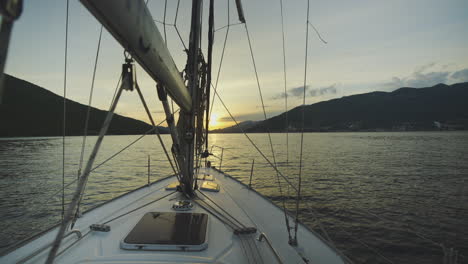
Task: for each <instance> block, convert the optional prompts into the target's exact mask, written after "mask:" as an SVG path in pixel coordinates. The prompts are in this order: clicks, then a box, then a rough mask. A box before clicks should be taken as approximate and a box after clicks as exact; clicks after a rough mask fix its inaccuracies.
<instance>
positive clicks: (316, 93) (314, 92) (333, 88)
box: [308, 83, 337, 97]
mask: <svg viewBox="0 0 468 264" xmlns="http://www.w3.org/2000/svg"><path fill="white" fill-rule="evenodd" d="M336 92H337V89H336V83H335V84H332V85H330V86H327V87H322V88H318V89H312V90H310V91H309V92H308V95H309V96H311V97H315V96H320V95H324V94H336Z"/></svg>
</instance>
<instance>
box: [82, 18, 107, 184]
mask: <svg viewBox="0 0 468 264" xmlns="http://www.w3.org/2000/svg"><path fill="white" fill-rule="evenodd" d="M102 28H103V26H102V25H101V30H100V32H99V40H98V45H97V51H96V58H95V60H94V70H93V77H92V79H91V89H90V92H89V100H88V108H87V110H86V121H85V127H84V131H83V142H82V144H81V154H80V163H79V166H78V177H79V176H80V174H81V168H82V166H83V158H84V152H85V146H86V137H87V135H88V125H89V116H90V112H91V103H92V101H93V93H94V81H95V79H96V69H97V63H98V59H99V51H100V50H101V39H102Z"/></svg>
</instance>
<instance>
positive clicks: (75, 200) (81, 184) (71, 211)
mask: <svg viewBox="0 0 468 264" xmlns="http://www.w3.org/2000/svg"><path fill="white" fill-rule="evenodd" d="M120 79H122V78H120ZM120 79H119V83H120ZM123 88H124V87H123V85H122V86H121V87H120V88H119V89H118V92H117V93H116V95H115V98H114V101H113V102H112V105H111V108H110V111H109V112H108V113H107V116H106V119H105V120H104V123H103V125H102V128H101V131H100V133H99V136H98V139H97V140H96V144H95V145H94V148H93V151H92V152H91V155H90V156H89V159H88V162H87V164H86V167H85V169H84V171H83V173H82V175H81V176H80V179H79V181H78V185H77V188H76V191H75V193H74V194H73V197H72V199H71V202H70V203H69V205H68V209H67V211H66V213H65V214H64V217H63V220H62V224H61V225H60V227H59V229H58V232H57V235H56V237H55V239H54V242H53V244H52V248H51V250H50V251H49V254H48V256H47V260H46V263H47V264H52V263H53V262H54V259H55V257H56V254H57V252H58V250H59V247H60V244H61V242H62V239H63V236H64V234H65V231H66V230H67V228H68V226H69V224H70V222H71V221H73V220H74V217H75V216H76V213H77V212H76V208H77V205H78V204H79V203H80V201H81V198H82V197H83V191H84V189H85V186H86V183H87V180H88V178H89V174H90V170H91V167H92V165H93V163H94V160H95V159H96V156H97V153H98V151H99V148H100V147H101V144H102V140H103V139H104V135H105V134H106V133H107V130H108V128H109V126H110V123H111V120H112V116H113V114H114V110H115V108H116V107H117V103H118V101H119V98H120V96H121V94H122V91H123Z"/></svg>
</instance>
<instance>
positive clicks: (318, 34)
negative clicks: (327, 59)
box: [307, 21, 328, 44]
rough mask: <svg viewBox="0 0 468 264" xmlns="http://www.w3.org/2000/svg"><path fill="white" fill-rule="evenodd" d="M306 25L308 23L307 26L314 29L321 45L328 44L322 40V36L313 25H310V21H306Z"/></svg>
mask: <svg viewBox="0 0 468 264" xmlns="http://www.w3.org/2000/svg"><path fill="white" fill-rule="evenodd" d="M307 23H308V24H309V25H311V26H312V28H313V29H314V31H315V33H316V34H317V37H318V38H319V39H320V40H321V41H322V42H323V44H328V42H326V41H325V40H324V39H323V38H322V36H321V35H320V33H319V32H318V30H317V29H316V28H315V27H314V25H313V24H312V23H310V21H307Z"/></svg>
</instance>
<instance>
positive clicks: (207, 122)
mask: <svg viewBox="0 0 468 264" xmlns="http://www.w3.org/2000/svg"><path fill="white" fill-rule="evenodd" d="M208 20H209V22H208V23H209V25H208V58H207V59H208V62H207V63H208V64H207V69H206V71H207V75H206V88H205V90H206V104H207V105H206V109H204V110H205V150H206V151H208V130H209V125H210V88H211V69H212V64H213V42H214V0H210V11H209V18H208Z"/></svg>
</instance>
